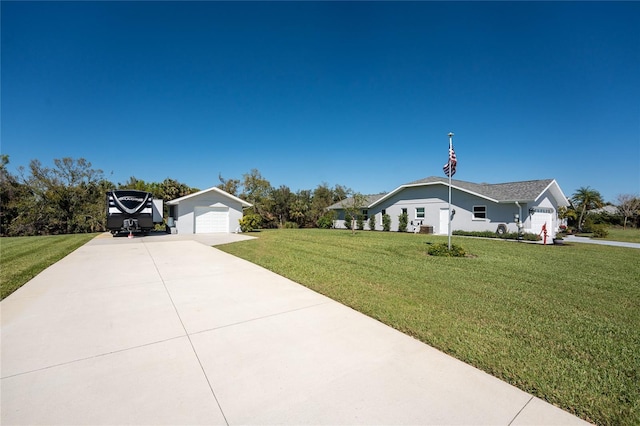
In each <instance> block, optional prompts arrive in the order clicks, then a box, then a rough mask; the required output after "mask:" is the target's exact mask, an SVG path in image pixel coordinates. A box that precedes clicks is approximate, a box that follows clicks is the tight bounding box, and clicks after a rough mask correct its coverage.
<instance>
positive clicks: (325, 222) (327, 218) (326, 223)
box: [316, 213, 333, 229]
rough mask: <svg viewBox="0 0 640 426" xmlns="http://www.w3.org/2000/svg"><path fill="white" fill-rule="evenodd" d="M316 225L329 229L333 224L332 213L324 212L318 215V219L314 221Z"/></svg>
mask: <svg viewBox="0 0 640 426" xmlns="http://www.w3.org/2000/svg"><path fill="white" fill-rule="evenodd" d="M316 225H317V226H318V228H320V229H329V228H331V227H332V226H333V214H331V213H326V214H324V215H322V216H320V219H318V221H317V222H316Z"/></svg>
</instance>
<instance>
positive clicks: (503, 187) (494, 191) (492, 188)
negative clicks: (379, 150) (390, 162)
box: [402, 176, 553, 201]
mask: <svg viewBox="0 0 640 426" xmlns="http://www.w3.org/2000/svg"><path fill="white" fill-rule="evenodd" d="M438 182H439V183H444V184H445V185H448V184H449V179H448V178H441V177H436V176H431V177H428V178H425V179H420V180H416V181H413V182H409V183H407V184H404V185H402V186H411V185H419V184H422V183H438ZM551 182H553V179H540V180H526V181H521V182H507V183H473V182H465V181H463V180H456V179H451V185H452V186H454V187H457V188H460V189H464V190H466V191H469V192H474V193H476V194H479V195H482V196H485V197H487V198H491V199H493V200H496V201H532V200H535V199H536V198H538V196H539V195H540V194H541V193H542V191H544V190H545V189H546V188H547V187H548V186H549V185H550V184H551Z"/></svg>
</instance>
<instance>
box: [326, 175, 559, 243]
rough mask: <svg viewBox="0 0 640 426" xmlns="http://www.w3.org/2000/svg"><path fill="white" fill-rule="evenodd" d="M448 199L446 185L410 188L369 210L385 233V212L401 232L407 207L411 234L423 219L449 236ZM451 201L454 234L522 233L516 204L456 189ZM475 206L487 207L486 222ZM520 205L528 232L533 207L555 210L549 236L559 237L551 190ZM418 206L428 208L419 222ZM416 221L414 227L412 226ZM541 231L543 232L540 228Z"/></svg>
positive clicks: (340, 222)
mask: <svg viewBox="0 0 640 426" xmlns="http://www.w3.org/2000/svg"><path fill="white" fill-rule="evenodd" d="M448 199H449V195H448V187H447V186H446V185H426V186H416V187H408V188H404V189H403V190H401V191H399V192H397V193H396V194H394V195H392V196H391V197H389V198H387V199H385V200H383V201H382V202H380V203H379V204H377V205H376V206H374V207H373V208H370V209H368V213H369V215H372V214H373V215H375V216H376V229H377V230H382V210H385V211H386V213H387V214H388V215H389V216H390V217H391V231H397V230H398V223H399V218H398V217H399V216H400V214H401V213H402V209H403V208H406V209H407V214H408V218H409V226H408V227H407V230H408V231H409V232H412V231H413V230H414V226H416V227H419V226H420V223H419V221H420V220H421V222H422V223H421V224H422V225H424V226H433V232H434V233H436V234H446V233H447V228H446V225H444V224H441V222H440V215H441V210H443V209H448ZM451 202H452V209H454V210H455V214H454V216H453V219H452V221H451V229H452V230H454V231H456V230H464V231H491V232H495V231H496V230H497V228H498V225H500V224H505V225H506V226H507V231H508V232H517V231H518V227H517V224H516V222H515V215H516V214H519V209H518V206H517V205H516V204H515V202H508V203H496V202H493V201H490V200H487V199H485V198H482V197H479V196H476V195H473V194H470V193H468V192H464V191H459V190H457V189H455V188H453V189H452V193H451ZM474 206H485V207H486V216H487V217H486V219H474V217H473V207H474ZM520 206H521V211H522V214H521V220H522V221H523V225H524V230H525V231H527V232H532V231H534V229H532V227H531V225H532V217H531V215H530V214H529V208H530V207H536V208H548V209H551V210H552V211H553V213H552V218H553V221H552V223H551V224H548V225H547V229H548V231H549V237H552V236H553V235H555V231H556V230H557V228H558V226H559V222H558V218H557V204H556V203H555V199H554V198H553V196H552V195H551V193H550V192H549V191H545V192H544V193H543V194H542V195H541V196H540V198H539V199H538V200H537V201H536V202H535V203H530V204H527V203H520ZM418 207H424V209H425V218H424V219H417V217H416V209H417V208H418ZM445 212H446V210H445ZM534 214H536V213H534ZM444 218H446V213H444ZM412 222H413V226H412V224H411V223H412ZM445 222H446V220H445ZM442 225H444V226H442ZM334 226H335V227H336V228H344V227H345V226H344V211H343V210H338V218H337V220H335V221H334ZM365 229H369V226H368V222H367V223H365ZM537 232H539V229H538V230H537ZM537 232H536V233H537ZM551 234H553V235H551Z"/></svg>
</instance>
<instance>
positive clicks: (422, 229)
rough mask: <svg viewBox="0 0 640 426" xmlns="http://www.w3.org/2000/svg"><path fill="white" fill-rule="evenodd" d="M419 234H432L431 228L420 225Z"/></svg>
mask: <svg viewBox="0 0 640 426" xmlns="http://www.w3.org/2000/svg"><path fill="white" fill-rule="evenodd" d="M420 233H421V234H433V226H427V225H422V226H420Z"/></svg>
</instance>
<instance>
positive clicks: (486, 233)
mask: <svg viewBox="0 0 640 426" xmlns="http://www.w3.org/2000/svg"><path fill="white" fill-rule="evenodd" d="M451 234H453V235H462V236H466V237H483V238H502V239H506V240H517V239H518V233H517V232H509V233H505V234H501V235H500V234H496V233H495V232H492V231H460V230H457V231H453V232H452V233H451ZM522 239H523V240H526V241H539V240H540V239H541V238H540V236H539V235H536V234H531V233H525V234H522Z"/></svg>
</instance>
